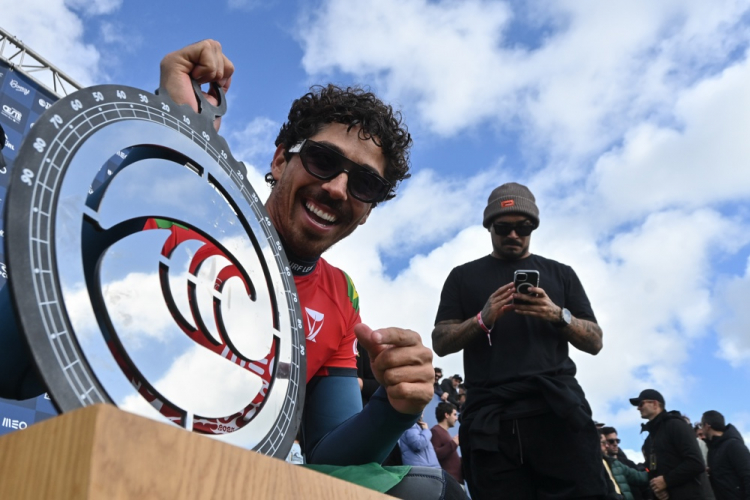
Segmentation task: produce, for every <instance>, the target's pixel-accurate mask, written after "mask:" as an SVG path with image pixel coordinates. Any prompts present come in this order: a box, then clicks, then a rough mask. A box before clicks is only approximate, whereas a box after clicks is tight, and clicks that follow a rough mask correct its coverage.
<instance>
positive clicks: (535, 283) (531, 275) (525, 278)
mask: <svg viewBox="0 0 750 500" xmlns="http://www.w3.org/2000/svg"><path fill="white" fill-rule="evenodd" d="M513 285H514V286H515V287H516V292H517V293H520V294H522V295H529V296H536V295H535V294H533V293H532V292H531V288H538V287H539V271H536V270H530V269H519V270H518V271H516V272H515V273H513ZM513 303H514V304H528V302H527V301H525V300H519V299H513Z"/></svg>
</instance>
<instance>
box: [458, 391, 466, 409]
mask: <svg viewBox="0 0 750 500" xmlns="http://www.w3.org/2000/svg"><path fill="white" fill-rule="evenodd" d="M464 406H466V393H463V394H459V395H458V411H459V413H461V412H463V411H464Z"/></svg>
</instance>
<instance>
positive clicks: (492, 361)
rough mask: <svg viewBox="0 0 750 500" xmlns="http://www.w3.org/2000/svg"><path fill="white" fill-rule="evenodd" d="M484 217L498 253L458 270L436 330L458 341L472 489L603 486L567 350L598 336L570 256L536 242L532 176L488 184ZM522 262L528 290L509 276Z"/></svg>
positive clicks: (504, 492) (597, 493) (592, 431)
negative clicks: (526, 182)
mask: <svg viewBox="0 0 750 500" xmlns="http://www.w3.org/2000/svg"><path fill="white" fill-rule="evenodd" d="M483 225H484V227H485V228H487V229H488V230H489V232H490V238H491V242H492V253H491V254H490V255H487V256H485V257H482V258H481V259H479V260H475V261H473V262H469V263H467V264H464V265H461V266H458V267H456V268H455V269H453V271H451V273H450V275H449V276H448V279H447V280H446V282H445V285H444V286H443V292H442V295H441V297H440V306H439V308H438V313H437V318H436V320H435V329H434V330H433V332H432V345H433V349H434V350H435V352H436V353H437V354H438V355H439V356H445V355H446V354H450V353H453V352H458V351H460V350H463V356H464V372H465V377H466V382H465V384H466V392H467V401H466V405H465V408H464V410H463V412H462V413H461V427H460V430H459V434H460V439H459V441H460V443H461V456H462V458H463V469H464V479H465V480H466V481H467V482H468V485H469V492H470V494H471V496H472V498H475V499H479V500H482V499H490V498H491V499H505V498H508V499H527V498H528V499H531V498H548V499H556V498H559V499H572V498H580V499H583V498H604V495H605V494H606V493H607V483H606V482H605V476H604V474H605V473H606V472H605V471H604V468H603V466H602V460H601V451H600V444H599V435H598V433H597V429H596V427H595V424H594V421H593V420H592V419H591V409H590V408H589V404H588V402H587V401H586V398H585V396H584V393H583V390H582V389H581V387H580V385H578V382H577V381H576V379H575V373H576V366H575V364H574V363H573V361H572V360H571V359H570V357H569V356H568V349H569V347H568V345H569V344H571V345H573V347H575V348H577V349H580V350H582V351H584V352H588V353H590V354H597V353H598V352H599V351H600V350H601V348H602V331H601V329H600V328H599V326H598V325H597V324H596V318H595V317H594V313H593V311H592V310H591V305H590V303H589V300H588V298H587V297H586V292H585V291H584V290H583V286H582V285H581V282H580V281H579V279H578V277H577V276H576V274H575V272H574V271H573V269H571V268H570V267H569V266H566V265H564V264H561V263H559V262H556V261H554V260H551V259H547V258H544V257H541V256H539V255H534V254H532V253H530V251H529V245H530V241H531V233H532V231H534V230H535V229H536V228H537V227H538V226H539V209H538V208H537V206H536V199H535V198H534V195H533V194H532V193H531V191H529V189H528V188H527V187H526V186H522V185H521V184H517V183H515V182H511V183H507V184H503V185H502V186H500V187H498V188H496V189H495V190H494V191H492V193H491V194H490V196H489V199H488V202H487V208H485V210H484V220H483ZM523 270H534V271H538V272H539V275H540V280H539V287H532V288H531V289H530V291H531V292H532V293H533V294H534V295H533V296H528V295H521V294H520V293H518V291H517V290H516V289H515V287H514V285H513V275H514V272H515V271H523ZM514 299H515V300H516V301H517V300H519V299H521V300H524V301H526V302H525V303H523V304H522V303H515V304H514Z"/></svg>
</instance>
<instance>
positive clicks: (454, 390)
mask: <svg viewBox="0 0 750 500" xmlns="http://www.w3.org/2000/svg"><path fill="white" fill-rule="evenodd" d="M461 382H463V378H462V377H461V375H459V374H458V373H456V374H455V375H453V376H452V377H451V378H447V379H445V380H443V381H442V382H441V383H440V388H441V389H442V390H443V392H444V393H445V394H447V396H446V399H444V400H443V401H447V402H448V403H450V404H452V405H453V406H458V386H459V385H460V384H461Z"/></svg>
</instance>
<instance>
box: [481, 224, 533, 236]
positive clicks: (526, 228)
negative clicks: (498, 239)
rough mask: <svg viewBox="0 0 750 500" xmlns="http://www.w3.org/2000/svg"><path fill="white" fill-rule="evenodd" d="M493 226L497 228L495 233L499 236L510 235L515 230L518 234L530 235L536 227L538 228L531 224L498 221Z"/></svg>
mask: <svg viewBox="0 0 750 500" xmlns="http://www.w3.org/2000/svg"><path fill="white" fill-rule="evenodd" d="M492 227H494V228H495V234H496V235H498V236H508V235H509V234H510V233H511V232H513V231H515V232H516V234H517V235H518V236H528V235H530V234H531V232H532V231H533V230H534V229H536V228H535V227H534V226H533V225H531V224H526V223H523V224H506V223H504V222H496V223H494V224H492Z"/></svg>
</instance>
